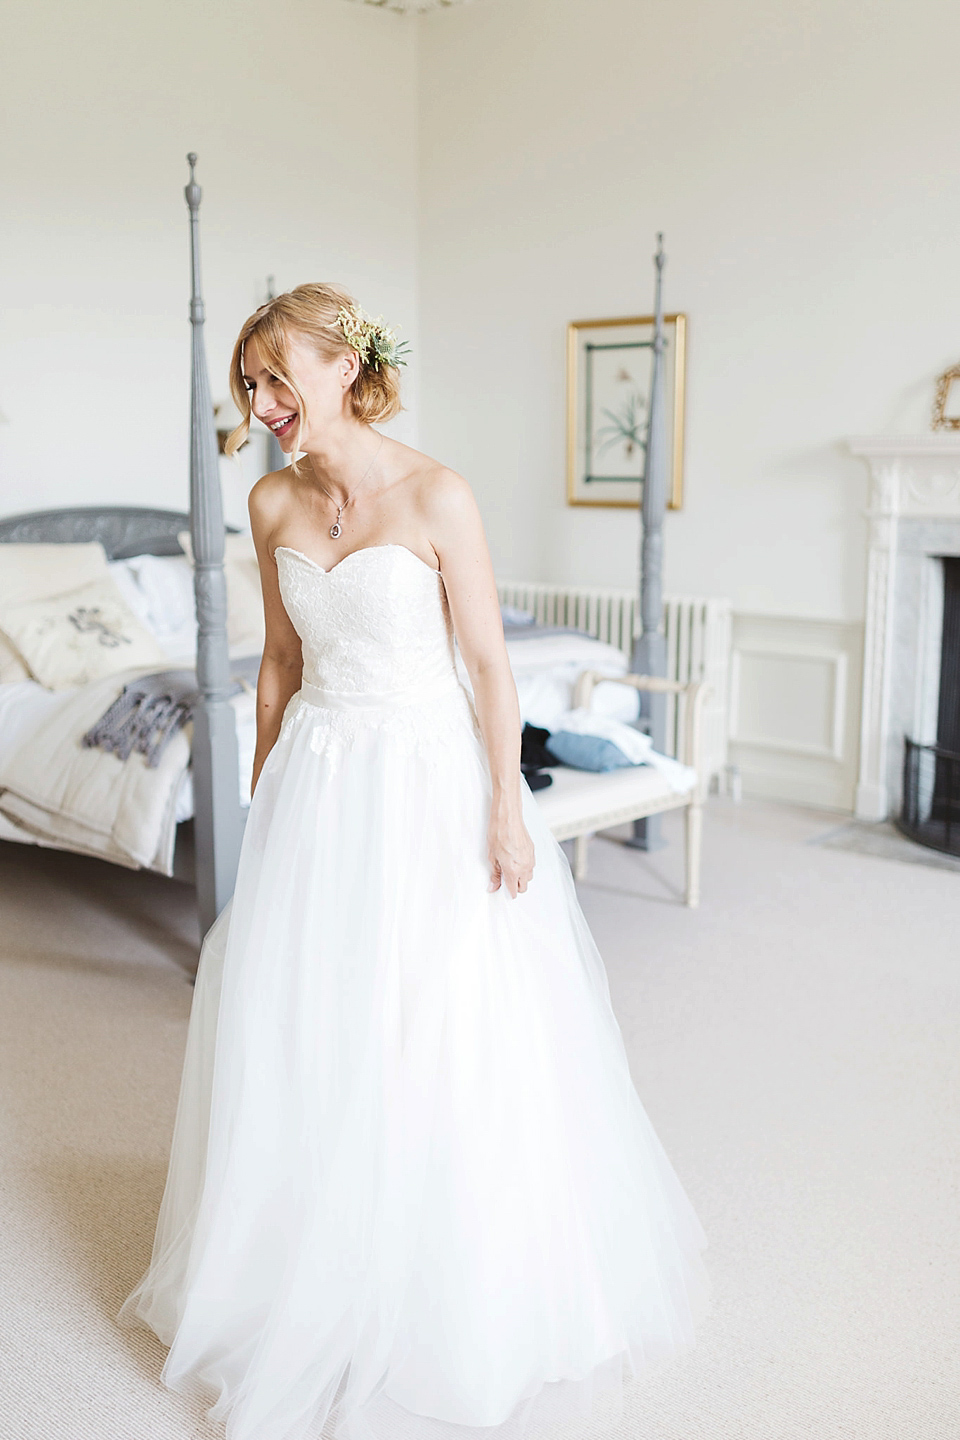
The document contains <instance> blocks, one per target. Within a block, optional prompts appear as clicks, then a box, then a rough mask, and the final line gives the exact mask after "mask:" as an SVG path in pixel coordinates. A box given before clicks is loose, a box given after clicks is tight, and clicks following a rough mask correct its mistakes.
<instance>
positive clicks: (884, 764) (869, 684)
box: [848, 432, 960, 820]
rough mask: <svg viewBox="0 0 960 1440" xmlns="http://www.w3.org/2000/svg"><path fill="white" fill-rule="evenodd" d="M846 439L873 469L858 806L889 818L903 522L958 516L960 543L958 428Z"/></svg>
mask: <svg viewBox="0 0 960 1440" xmlns="http://www.w3.org/2000/svg"><path fill="white" fill-rule="evenodd" d="M848 444H849V448H850V451H851V453H852V454H853V455H856V456H858V457H859V458H860V459H862V460H864V461H865V462H866V464H867V466H868V467H869V470H870V496H869V503H868V507H867V522H868V539H867V545H868V556H867V597H866V599H867V604H866V611H867V613H866V620H865V627H864V673H863V704H862V710H861V725H860V777H859V783H858V785H857V799H856V813H857V815H858V816H859V817H860V818H861V819H864V820H884V819H886V818H887V816H888V815H889V813H890V807H891V798H892V797H891V793H890V788H891V787H890V783H889V776H890V773H891V755H890V745H891V742H893V743H895V744H897V745H898V746H899V745H902V737H900V736H899V735H893V736H891V695H890V686H891V670H892V648H893V632H894V617H895V611H896V602H897V595H896V583H897V551H898V545H899V543H900V531H901V523H902V522H903V521H915V520H927V521H933V522H938V521H939V522H948V524H949V522H952V521H954V522H956V526H957V544H958V546H960V435H957V434H953V433H950V434H945V433H943V432H940V433H936V434H931V435H906V436H892V435H891V436H886V435H880V436H862V437H856V438H854V439H851V440H850V441H849V442H848Z"/></svg>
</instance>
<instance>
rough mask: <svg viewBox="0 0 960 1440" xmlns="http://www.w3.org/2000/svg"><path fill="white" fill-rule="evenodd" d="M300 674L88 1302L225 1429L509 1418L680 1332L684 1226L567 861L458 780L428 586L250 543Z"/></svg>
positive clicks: (402, 1433)
mask: <svg viewBox="0 0 960 1440" xmlns="http://www.w3.org/2000/svg"><path fill="white" fill-rule="evenodd" d="M277 564H278V567H279V574H280V586H281V592H282V595H283V601H284V604H285V606H286V608H287V610H288V612H289V614H290V617H291V619H292V621H293V623H294V625H295V626H296V628H297V631H298V632H299V634H300V636H301V638H302V641H303V659H304V669H303V686H302V689H301V690H300V691H299V692H298V693H297V694H296V695H295V696H294V697H293V699H292V700H291V701H290V704H289V705H288V707H287V711H286V714H285V715H284V719H283V725H282V728H281V731H280V736H279V738H278V740H277V743H276V745H275V746H274V748H273V750H272V751H271V753H270V756H269V758H268V760H267V763H266V765H265V766H264V769H263V773H262V774H261V776H260V780H259V783H258V785H257V791H256V795H255V798H254V801H253V805H252V807H251V810H250V817H249V821H248V823H247V829H246V836H245V839H244V843H243V853H242V857H241V861H240V870H239V876H238V880H237V888H236V894H235V897H234V900H233V902H232V907H230V908H229V909H228V911H227V912H225V913H224V914H223V915H222V916H221V918H220V919H219V920H218V921H217V923H216V924H215V925H214V926H213V928H212V929H211V931H210V933H209V934H208V936H207V938H206V941H205V943H204V946H203V952H202V955H201V960H200V969H199V973H198V976H197V986H196V992H195V998H194V1002H193V1010H192V1014H191V1017H190V1029H189V1036H188V1041H187V1053H186V1060H185V1066H184V1072H183V1081H182V1087H181V1092H180V1101H179V1108H178V1111H177V1119H176V1129H175V1132H174V1139H173V1149H172V1154H171V1158H170V1169H169V1175H168V1178H167V1185H166V1190H165V1192H164V1197H163V1204H162V1208H161V1211H160V1217H159V1222H158V1227H157V1235H156V1242H155V1246H154V1251H153V1257H152V1261H151V1265H150V1268H149V1270H148V1272H147V1274H146V1276H145V1277H144V1279H143V1280H142V1282H141V1284H140V1285H139V1286H138V1288H137V1290H136V1291H135V1292H134V1293H133V1294H132V1295H131V1296H130V1298H129V1299H128V1300H127V1302H126V1304H125V1305H124V1307H123V1311H122V1312H121V1319H122V1320H123V1321H125V1322H129V1321H132V1320H134V1319H139V1320H141V1321H144V1322H146V1323H147V1324H148V1325H149V1326H150V1327H151V1328H152V1329H153V1330H154V1331H155V1332H156V1334H157V1335H158V1336H159V1337H160V1339H161V1340H162V1341H163V1342H164V1343H165V1344H167V1345H169V1346H170V1352H169V1355H168V1357H167V1360H166V1364H165V1366H164V1370H163V1379H164V1381H165V1383H166V1384H167V1385H169V1386H171V1387H173V1388H175V1389H177V1390H189V1391H192V1392H196V1393H198V1394H201V1395H203V1396H204V1397H206V1398H207V1399H208V1401H209V1402H210V1404H211V1405H212V1410H211V1414H212V1416H213V1418H215V1419H220V1420H223V1421H225V1422H226V1430H227V1435H228V1436H229V1437H230V1440H307V1437H309V1440H317V1437H319V1436H320V1435H321V1434H325V1435H333V1434H335V1435H336V1436H338V1437H341V1440H517V1437H519V1436H521V1435H526V1434H528V1433H531V1434H532V1433H546V1434H549V1433H550V1429H551V1427H552V1426H553V1425H554V1424H555V1423H556V1422H558V1421H560V1420H565V1419H568V1418H570V1417H571V1416H576V1415H577V1414H578V1413H580V1414H586V1413H588V1412H589V1411H590V1408H591V1406H592V1405H593V1404H594V1403H595V1402H596V1401H597V1400H598V1398H599V1397H600V1396H601V1395H602V1396H604V1397H605V1400H606V1402H607V1403H609V1399H610V1396H611V1395H612V1396H614V1397H616V1395H617V1394H618V1393H619V1391H620V1389H621V1387H622V1385H623V1383H624V1382H625V1381H626V1380H629V1379H631V1378H632V1377H633V1376H635V1375H637V1374H639V1373H642V1372H645V1371H646V1370H647V1369H649V1368H650V1367H651V1366H652V1365H653V1364H655V1363H658V1362H660V1361H662V1360H663V1359H665V1358H666V1357H668V1356H670V1355H672V1354H674V1353H675V1352H676V1351H677V1350H679V1349H681V1348H682V1347H684V1346H686V1345H687V1344H689V1343H690V1341H691V1339H692V1330H693V1323H694V1319H695V1317H696V1315H697V1313H698V1311H699V1310H700V1308H701V1304H702V1301H703V1298H704V1295H705V1290H706V1283H705V1279H704V1275H703V1271H702V1268H701V1263H700V1259H699V1250H700V1248H701V1247H702V1245H703V1243H704V1242H703V1235H702V1232H701V1229H700V1226H699V1224H698V1222H697V1219H696V1217H695V1215H694V1213H693V1211H692V1209H691V1206H690V1204H689V1202H688V1200H687V1198H686V1196H685V1194H684V1193H683V1191H682V1189H681V1187H680V1184H679V1182H678V1180H677V1178H676V1176H675V1175H674V1172H673V1170H672V1169H671V1166H670V1163H669V1161H668V1160H667V1158H666V1156H665V1155H664V1153H663V1151H662V1149H661V1147H660V1144H659V1142H658V1140H657V1138H656V1136H655V1134H654V1133H653V1131H652V1129H651V1126H650V1123H649V1121H648V1120H647V1118H646V1115H645V1113H644V1111H643V1109H642V1107H641V1105H640V1102H639V1100H638V1098H637V1094H636V1092H635V1090H634V1087H633V1084H632V1082H631V1078H630V1074H629V1070H628V1067H627V1059H626V1055H625V1052H624V1047H623V1042H622V1039H621V1035H620V1031H619V1028H618V1026H617V1023H616V1020H615V1018H614V1015H613V1012H612V1010H611V1007H610V1001H609V994H608V988H607V981H606V975H605V972H604V969H603V965H602V962H601V960H600V956H599V954H598V953H597V949H596V946H595V945H594V942H593V939H592V937H591V935H590V932H589V930H588V929H587V926H586V922H585V921H584V919H583V916H582V914H581V911H580V908H579V906H578V904H577V899H576V895H575V891H574V887H573V882H572V878H571V874H570V869H569V866H568V864H567V861H566V858H565V856H564V854H563V852H562V850H561V849H560V847H559V845H558V844H557V842H556V841H555V840H554V839H553V837H552V836H551V834H550V833H549V831H548V830H547V828H546V826H545V824H544V822H543V820H542V819H541V816H540V813H539V811H538V807H537V804H536V801H535V800H534V798H533V796H532V795H531V793H530V791H529V789H528V788H527V787H526V785H524V786H523V805H524V819H525V822H526V825H527V828H528V830H529V832H530V835H531V837H532V839H533V842H534V845H535V848H536V869H535V873H534V877H533V880H532V882H531V884H530V887H529V889H528V890H527V892H526V893H525V894H523V895H521V896H519V897H518V898H517V899H511V898H510V897H509V895H508V894H507V892H506V890H505V889H501V890H499V891H496V892H492V893H491V892H490V891H489V889H488V884H489V865H488V861H487V856H486V843H485V842H486V830H487V817H488V808H489V797H490V777H489V770H488V766H487V761H486V756H485V752H484V749H483V746H482V743H481V740H480V736H479V732H478V729H477V723H476V716H475V712H474V709H473V704H472V701H471V699H470V697H469V695H468V694H467V693H466V691H465V690H464V689H463V687H462V686H461V684H460V683H459V682H458V680H457V677H456V673H455V668H454V652H453V639H452V630H451V624H450V616H449V610H448V607H447V602H446V595H445V591H444V587H443V582H442V579H441V578H440V577H439V576H438V574H437V573H436V572H435V571H433V570H432V569H431V568H430V567H429V566H428V565H426V564H425V563H424V562H423V561H422V560H420V559H419V558H418V557H417V556H416V555H414V554H413V552H412V551H410V550H407V549H405V548H404V547H403V546H400V545H380V546H376V547H372V548H367V549H363V550H359V551H356V552H355V553H353V554H351V555H349V556H347V557H346V558H345V559H344V560H342V561H341V562H340V563H339V564H338V565H336V566H335V567H334V568H333V569H332V570H330V571H325V570H323V569H321V568H320V567H319V566H318V565H316V564H315V563H314V562H312V561H311V560H310V559H308V558H307V557H306V556H305V555H301V554H300V553H299V552H298V551H296V550H291V549H287V548H282V549H279V550H278V551H277Z"/></svg>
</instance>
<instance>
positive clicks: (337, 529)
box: [317, 435, 383, 540]
mask: <svg viewBox="0 0 960 1440" xmlns="http://www.w3.org/2000/svg"><path fill="white" fill-rule="evenodd" d="M382 445H383V436H382V435H381V436H380V444H379V445H378V446H377V448H376V450H374V452H373V459H372V460H371V461H370V464H369V465H368V466H367V468H366V470H364V472H363V474H362V475H361V476H360V479H359V480H358V481H357V483H356V485H355V486H354V487H353V491H352V493H351V494H350V495H348V496H347V498H346V500H344V502H343V504H342V505H337V502H336V500H334V498H333V496H332V495H331V494H330V491H329V490H328V489H327V487H326V485H320V481H319V480H318V481H317V484H318V485H320V489H321V490H322V491H323V493H324V495H326V497H327V499H328V500H330V501H332V503H333V504H334V505H337V518H336V520H334V522H333V524H332V525H331V526H330V539H331V540H339V538H340V536H341V535H342V534H343V526H342V525H341V524H340V516H341V515H342V514H343V512H344V510H346V508H347V506H348V505H349V504H350V501H351V500H352V499H353V497H354V495H356V493H357V491H358V490H359V489H360V486H361V485H362V484H363V482H364V480H366V478H367V476H368V475H369V474H370V471H371V470H372V469H373V467H374V465H375V464H376V460H377V456H378V455H379V454H380V448H381V446H382Z"/></svg>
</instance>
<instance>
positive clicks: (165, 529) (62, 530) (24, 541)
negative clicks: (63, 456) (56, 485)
mask: <svg viewBox="0 0 960 1440" xmlns="http://www.w3.org/2000/svg"><path fill="white" fill-rule="evenodd" d="M189 528H190V516H189V515H188V514H187V513H186V512H185V511H183V510H151V509H147V508H141V507H140V506H137V505H75V506H69V507H68V508H66V509H63V510H34V511H31V512H30V513H29V514H26V515H8V516H7V518H6V519H4V520H0V544H20V545H76V544H81V543H83V542H84V541H89V540H99V541H100V544H101V545H102V546H103V548H104V550H106V552H107V558H108V559H109V560H127V559H129V558H130V556H131V555H182V554H183V551H182V549H181V548H180V542H179V541H178V539H177V535H178V533H179V532H181V531H183V530H189Z"/></svg>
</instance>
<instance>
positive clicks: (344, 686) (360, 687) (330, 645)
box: [276, 545, 455, 695]
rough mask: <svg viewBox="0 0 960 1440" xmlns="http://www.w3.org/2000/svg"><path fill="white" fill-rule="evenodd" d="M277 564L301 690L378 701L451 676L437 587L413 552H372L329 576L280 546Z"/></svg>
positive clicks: (447, 622) (449, 636)
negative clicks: (299, 662) (297, 649)
mask: <svg viewBox="0 0 960 1440" xmlns="http://www.w3.org/2000/svg"><path fill="white" fill-rule="evenodd" d="M276 557H277V570H278V573H279V578H280V594H281V596H282V598H283V603H284V605H285V607H286V610H287V614H288V615H289V616H290V619H291V620H292V622H293V625H294V628H295V630H296V632H297V634H298V635H299V636H300V639H301V641H302V643H303V678H304V680H305V681H306V682H307V683H308V684H310V685H315V686H318V687H319V688H321V689H323V690H332V691H340V692H356V693H358V694H362V693H367V692H369V693H376V694H384V695H385V694H389V693H390V692H392V691H399V690H404V689H407V688H409V687H411V686H423V685H427V684H429V683H430V682H432V681H435V680H439V679H441V678H442V677H444V676H448V675H451V674H454V673H455V661H454V650H453V625H452V622H451V619H450V609H449V606H448V604H447V596H446V591H445V590H444V588H443V581H442V580H441V578H440V576H439V573H437V572H435V571H432V570H431V568H430V566H429V565H427V564H426V562H425V561H423V560H421V559H420V558H419V556H417V555H415V554H414V553H413V551H412V550H408V549H407V548H406V547H405V546H403V545H371V546H367V547H366V548H364V549H361V550H355V551H353V552H352V553H351V554H350V555H347V556H345V557H344V559H343V560H341V561H340V562H339V563H338V564H337V565H335V566H334V567H333V568H332V569H331V570H324V569H323V568H322V567H321V566H320V565H318V564H316V562H315V561H313V560H311V559H310V558H309V557H308V556H306V555H303V554H301V552H300V551H299V550H292V549H291V548H290V547H289V546H286V545H278V546H277V550H276Z"/></svg>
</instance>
